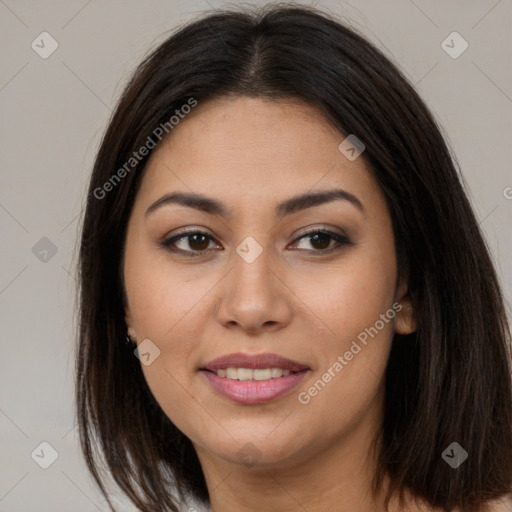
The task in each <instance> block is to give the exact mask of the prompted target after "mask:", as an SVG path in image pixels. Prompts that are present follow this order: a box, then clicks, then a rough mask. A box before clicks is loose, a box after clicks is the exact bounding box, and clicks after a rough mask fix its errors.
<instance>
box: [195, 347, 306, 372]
mask: <svg viewBox="0 0 512 512" xmlns="http://www.w3.org/2000/svg"><path fill="white" fill-rule="evenodd" d="M226 368H250V369H253V370H256V369H263V368H281V369H282V370H290V371H291V372H300V371H302V370H308V369H309V367H308V366H307V365H305V364H302V363H299V362H297V361H293V360H292V359H288V358H286V357H282V356H279V355H277V354H271V353H266V354H252V355H251V354H243V353H241V352H238V353H236V354H228V355H225V356H221V357H218V358H217V359H214V360H213V361H210V362H209V363H208V364H206V365H205V366H203V368H202V369H203V370H210V371H212V372H214V371H216V370H225V369H226Z"/></svg>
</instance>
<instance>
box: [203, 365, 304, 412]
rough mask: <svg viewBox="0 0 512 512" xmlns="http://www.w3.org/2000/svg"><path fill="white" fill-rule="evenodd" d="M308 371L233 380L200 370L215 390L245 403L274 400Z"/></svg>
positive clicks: (251, 403)
mask: <svg viewBox="0 0 512 512" xmlns="http://www.w3.org/2000/svg"><path fill="white" fill-rule="evenodd" d="M308 372H309V370H302V371H300V372H297V373H291V374H290V375H287V376H286V377H285V376H283V377H278V378H276V379H268V380H233V379H228V378H227V377H219V376H218V375H217V374H216V373H214V372H211V371H208V370H201V373H202V374H203V375H204V376H205V377H206V379H207V380H208V381H209V382H210V384H211V385H212V386H213V388H214V389H215V390H216V391H217V392H219V393H220V394H221V395H223V396H224V397H226V398H229V399H230V400H231V401H233V402H236V403H239V404H246V405H253V404H263V403H267V402H271V401H273V400H276V399H277V398H279V397H281V396H283V395H285V394H287V393H289V392H290V391H291V390H292V389H293V388H295V387H297V385H298V384H299V382H300V381H301V380H302V379H303V378H304V376H305V375H306V373H308Z"/></svg>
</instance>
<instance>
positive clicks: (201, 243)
mask: <svg viewBox="0 0 512 512" xmlns="http://www.w3.org/2000/svg"><path fill="white" fill-rule="evenodd" d="M212 240H213V238H212V237H211V236H210V235H209V234H208V233H205V232H204V231H198V230H195V231H183V232H181V233H180V234H179V235H176V236H173V237H172V238H168V239H167V240H164V241H163V242H161V243H160V245H161V246H162V247H165V248H166V249H168V250H169V251H171V252H177V253H182V254H186V255H187V256H197V255H198V254H191V253H201V252H203V253H204V252H207V251H208V246H209V243H210V241H212ZM182 241H183V242H184V243H183V245H185V246H186V245H188V247H189V249H187V248H185V249H183V248H179V247H177V246H176V244H177V242H182ZM190 249H191V250H190ZM187 253H188V254H187Z"/></svg>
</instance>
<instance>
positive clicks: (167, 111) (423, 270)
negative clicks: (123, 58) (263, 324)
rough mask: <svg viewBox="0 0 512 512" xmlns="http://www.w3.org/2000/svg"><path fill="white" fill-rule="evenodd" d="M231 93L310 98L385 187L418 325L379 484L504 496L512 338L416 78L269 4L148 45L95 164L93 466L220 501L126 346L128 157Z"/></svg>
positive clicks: (338, 29)
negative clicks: (187, 111) (387, 480)
mask: <svg viewBox="0 0 512 512" xmlns="http://www.w3.org/2000/svg"><path fill="white" fill-rule="evenodd" d="M225 95H231V96H244V95H245V96H253V97H263V98H268V99H274V100H276V101H279V99H285V98H293V99H300V100H302V101H306V102H308V103H310V104H313V105H315V106H316V108H317V109H318V110H319V111H321V112H322V113H324V114H325V115H326V116H327V118H328V119H329V120H330V122H332V123H333V125H334V126H336V128H337V129H338V130H339V131H340V133H342V134H352V133H354V134H357V137H358V138H359V139H361V140H362V141H363V142H364V144H365V146H366V150H365V152H364V155H363V156H364V158H365V159H366V162H367V164H368V166H369V168H370V169H371V172H372V174H373V176H374V178H375V179H376V181H377V183H378V184H379V186H380V187H381V189H382V191H383V193H384V194H385V196H386V200H387V203H388V207H389V211H390V214H391V218H392V223H393V230H394V235H395V240H396V252H397V261H398V271H399V274H400V275H406V276H407V277H408V284H409V290H410V293H411V297H412V300H413V304H414V306H415V310H416V312H417V317H418V318H417V322H418V328H417V331H416V332H415V333H413V334H410V335H407V336H401V335H398V334H397V335H395V337H394V339H393V344H392V350H391V354H390V358H389V363H388V367H387V371H386V403H385V417H384V421H383V425H382V432H381V437H380V444H379V457H378V461H379V467H378V471H377V472H376V474H375V479H374V482H373V490H374V492H377V490H378V489H379V488H380V486H381V485H382V482H383V477H384V475H385V474H389V475H390V476H391V481H392V486H391V488H390V489H389V493H388V495H387V497H388V501H386V504H388V502H389V498H390V496H391V494H392V493H394V492H395V491H396V492H398V495H399V496H402V493H403V492H404V491H405V490H409V491H411V492H412V494H413V495H415V496H418V497H421V498H423V499H425V500H426V501H427V502H428V503H429V504H430V505H431V506H435V507H440V508H441V509H442V510H446V511H449V510H452V509H453V508H455V507H460V508H461V509H462V510H463V511H464V512H478V511H481V510H483V508H482V507H483V505H484V502H485V501H486V500H491V499H494V498H498V497H501V496H503V495H504V494H506V493H509V492H510V491H511V490H512V379H511V351H510V345H509V343H510V330H509V326H508V323H507V319H506V313H505V309H504V304H503V299H502V294H501V291H500V287H499V283H498V279H497V276H496V273H495V270H494V268H493V263H492V261H491V258H490V256H489V251H488V249H487V247H486V244H485V241H484V238H483V236H482V233H481V231H480V229H479V226H478V221H477V219H476V218H475V215H474V213H473V211H472V208H471V206H470V203H469V201H468V199H467V196H466V193H465V191H464V189H463V186H462V184H461V183H462V178H461V176H460V172H459V170H458V167H456V163H455V159H454V158H453V157H451V155H450V151H449V149H448V147H447V144H446V143H445V141H444V140H443V137H442V135H441V134H440V131H439V129H438V127H437V125H436V122H435V120H434V118H433V116H432V115H431V113H430V112H429V110H428V109H427V107H426V106H425V104H424V103H423V101H422V100H421V99H420V98H419V96H418V94H417V93H416V92H415V90H414V88H413V87H412V86H411V85H410V84H409V83H408V82H407V80H406V79H405V78H404V77H403V75H402V74H401V72H400V71H399V70H398V69H397V68H396V67H395V66H394V65H393V64H392V63H391V62H390V61H389V60H388V59H387V58H386V57H385V56H384V55H383V54H382V53H381V52H380V51H379V50H377V49H376V48H375V47H374V46H373V45H372V44H370V43H369V42H368V41H367V40H366V39H364V38H363V37H362V36H360V35H358V34H357V33H356V32H355V31H354V30H352V29H349V28H348V27H346V26H344V25H343V24H342V23H340V22H339V21H336V20H334V19H332V18H330V17H329V16H328V15H326V14H325V13H323V12H321V11H318V10H316V9H313V8H306V7H297V6H295V7H294V6H267V7H265V8H262V9H257V10H232V11H216V12H214V13H213V14H209V15H207V16H203V17H201V18H200V19H198V20H196V21H194V22H190V23H188V24H187V25H185V26H184V27H182V28H180V29H179V30H178V31H177V32H175V33H174V34H173V35H171V36H170V37H169V38H168V39H167V40H166V41H165V42H164V43H163V44H161V45H160V46H159V47H157V48H156V49H155V50H154V51H152V52H151V54H150V55H149V56H148V57H147V58H145V59H144V61H143V62H142V63H141V64H140V65H139V67H138V68H137V69H136V71H135V73H134V74H133V76H132V78H131V80H130V81H129V83H128V85H127V86H126V88H125V90H124V92H123V94H122V97H121V99H120V101H119V102H118V105H117V108H116V109H115V112H114V113H113V115H112V118H111V120H110V122H109V125H108V128H107V130H106V133H105V135H104V137H103V140H102V143H101V147H100V148H99V151H98V154H97V157H96V160H95V164H94V169H93V172H92V176H91V180H90V188H89V193H88V197H87V205H86V211H85V217H84V220H83V231H82V235H81V245H80V256H79V258H80V260H79V280H80V289H79V293H80V298H79V315H80V319H79V340H78V350H77V359H76V391H75V392H76V415H77V421H78V425H79V434H80V442H81V448H82V451H83V454H84V457H85V461H86V463H87V466H88V468H89V470H90V471H91V473H92V475H93V477H94V479H95V481H96V482H97V484H98V485H99V487H100V489H101V491H102V493H103V494H104V495H105V497H106V499H107V501H108V503H109V505H110V506H111V509H112V510H114V507H113V506H112V503H111V501H110V499H109V492H108V491H107V488H106V487H105V485H104V483H103V480H104V478H105V477H106V476H107V475H108V474H109V475H110V476H111V477H112V478H113V479H114V481H115V482H116V483H117V485H118V486H119V487H120V488H121V489H122V491H123V492H124V493H125V494H126V495H127V496H128V497H129V499H130V500H131V501H132V502H133V503H134V504H135V505H136V506H137V508H138V509H139V510H141V511H145V512H150V511H158V512H162V511H177V510H178V504H177V499H183V498H184V497H186V496H191V497H193V498H194V499H196V500H198V501H199V502H203V503H206V504H207V503H208V490H207V487H206V484H205V480H204V476H203V473H202V470H201V466H200V464H199V460H198V457H197V455H196V452H195V450H194V448H193V445H192V443H191V441H190V440H189V439H188V438H187V437H186V436H185V435H184V434H183V433H182V432H181V431H179V430H178V429H177V428H176V427H175V426H174V425H173V423H172V422H171V421H170V419H169V418H168V417H167V416H166V415H165V414H164V413H163V411H162V409H161V408H160V406H159V405H158V403H157V402H156V401H155V399H154V397H153V395H152V393H151V392H150V390H149V388H148V386H147V383H146V381H145V379H144V376H143V373H142V370H141V367H140V362H139V361H138V359H137V358H136V357H134V354H133V346H130V345H128V344H126V343H125V336H126V325H125V323H124V309H123V294H124V285H123V275H122V271H121V269H122V265H121V262H122V258H123V253H124V242H125V236H126V227H127V222H128V218H129V215H130V212H131V208H132V205H133V202H134V198H135V195H136V193H137V190H138V187H139V184H140V180H141V177H142V176H143V171H144V167H145V163H146V161H147V158H148V156H144V157H142V158H140V160H139V159H138V160H137V162H135V163H134V162H132V163H131V164H130V166H129V167H127V166H126V163H127V162H128V161H130V158H131V157H132V155H133V153H134V152H136V151H138V150H139V148H141V147H142V146H144V145H146V144H147V141H148V137H150V136H151V135H152V134H154V131H155V129H156V128H157V127H158V126H160V125H162V124H163V123H166V122H167V123H168V121H169V118H170V117H171V116H172V115H173V113H174V112H175V111H176V110H177V109H180V108H181V107H182V105H184V104H187V102H189V101H190V99H191V98H193V99H194V101H197V102H198V103H199V104H200V103H202V102H204V101H206V100H208V99H212V98H216V97H220V96H225ZM185 122H186V121H185ZM171 136H172V135H171ZM123 168H124V169H125V171H126V172H124V173H123V172H120V171H119V170H120V169H123ZM114 174H116V175H117V177H118V178H120V177H121V178H122V179H121V178H120V179H116V180H113V179H112V176H113V175H114ZM107 182H108V183H110V186H108V187H107V186H105V184H106V183H107ZM101 190H103V191H106V190H108V193H103V192H99V191H101ZM452 442H457V443H458V444H459V445H461V446H462V447H463V448H464V449H465V450H466V452H467V453H468V454H469V458H468V460H467V461H466V462H465V463H463V464H462V465H460V466H459V467H458V468H456V469H454V468H452V467H450V465H448V464H447V463H446V462H445V461H444V460H443V458H442V453H443V452H444V450H445V449H446V448H447V447H449V446H450V445H451V443H452ZM100 462H103V463H104V464H106V471H105V469H104V468H102V467H101V466H100ZM174 488H175V489H176V490H177V493H178V495H179V496H178V498H177V497H174V496H172V494H171V491H172V489H174Z"/></svg>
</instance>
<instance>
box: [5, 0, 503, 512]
mask: <svg viewBox="0 0 512 512" xmlns="http://www.w3.org/2000/svg"><path fill="white" fill-rule="evenodd" d="M254 3H256V4H257V3H258V2H254ZM262 3H263V2H261V4H262ZM304 3H306V2H304ZM225 5H232V4H227V3H224V2H222V1H221V0H189V1H186V2H185V1H179V0H149V1H139V2H134V1H130V2H127V1H121V0H108V1H99V0H89V1H87V0H73V1H70V0H66V1H63V0H62V1H57V0H50V1H45V2H35V1H29V0H0V48H1V62H0V119H1V124H0V140H1V153H0V159H1V167H0V180H1V181H0V232H1V237H2V238H1V241H2V243H1V264H0V321H1V335H2V340H1V347H2V350H1V359H0V361H1V363H0V364H1V369H0V432H1V438H0V439H1V441H0V443H1V444H0V450H1V451H0V454H1V455H0V461H1V463H0V464H1V467H0V512H16V511H20V512H21V511H23V512H29V511H45V512H50V511H51V512H69V511H71V510H72V511H74V512H95V511H98V510H99V511H107V510H108V507H107V505H106V503H105V501H104V500H103V499H102V498H101V496H100V493H99V491H98V489H97V488H96V487H95V486H94V485H93V483H92V480H91V478H90V477H89V475H88V473H87V472H86V470H85V466H84V463H83V460H82V458H81V455H80V452H79V449H78V443H77V435H76V434H77V431H76V430H77V429H76V427H75V424H74V417H73V389H74V385H73V378H74V346H75V326H74V316H73V311H74V297H75V286H76V281H75V264H76V254H75V245H76V240H77V237H78V233H79V230H80V225H79V219H80V212H81V210H82V209H83V205H84V199H85V194H86V187H87V183H88V179H89V176H90V172H91V168H92V162H93V158H94V156H95V152H96V150H97V148H98V144H99V141H100V137H101V135H102V133H103V131H104V129H105V127H106V124H107V122H108V119H109V116H110V115H111V111H112V110H113V108H114V105H115V102H116V100H117V98H118V97H119V94H120V92H121V90H122V88H123V86H124V84H125V83H126V81H127V79H128V77H129V75H130V73H131V72H132V71H133V70H134V68H135V66H136V65H137V64H138V63H139V62H140V60H141V59H142V58H143V56H144V55H145V54H146V53H147V52H149V51H150V49H151V48H154V47H155V45H157V44H158V43H160V42H161V41H163V40H164V39H165V38H166V37H167V36H168V35H169V33H170V31H172V30H173V29H175V27H177V26H178V25H180V24H182V23H184V22H186V21H187V20H189V19H192V18H194V17H196V16H198V15H199V14H200V13H201V12H203V11H206V10H210V9H211V8H216V7H221V6H225ZM316 5H318V6H319V7H321V8H324V9H327V10H329V11H330V12H331V13H332V14H334V15H337V16H339V17H340V18H341V19H343V20H348V22H349V24H351V25H352V26H353V27H355V28H357V29H358V30H360V31H362V32H363V33H364V34H366V35H367V37H368V38H369V39H370V40H371V41H372V42H374V43H375V44H376V45H377V46H378V47H379V48H381V49H382V50H383V51H384V52H385V53H386V54H387V55H388V56H389V57H390V58H391V59H392V60H393V61H394V62H396V63H397V64H398V66H399V67H400V68H401V69H402V70H403V71H404V73H405V75H406V76H407V77H408V78H409V79H410V81H411V82H412V83H413V84H415V85H416V87H417V89H418V91H419V93H420V95H421V96H422V97H423V98H424V99H425V101H426V103H427V104H428V105H429V106H430V108H431V109H432V111H433V113H434V115H435V116H436V118H437V120H438V122H439V124H440V125H441V127H442V129H443V133H444V134H445V136H446V137H447V139H448V142H449V144H450V145H451V147H452V148H453V151H454V153H455V155H456V156H457V159H458V162H459V164H460V166H461V169H462V172H463V175H464V179H465V181H466V183H467V187H468V191H469V194H470V198H471V200H472V203H473V206H474V208H475V211H476V214H477V216H478V218H479V220H480V224H481V226H482V228H483V231H484V233H485V235H486V237H487V241H488V245H489V247H490V250H491V252H492V256H493V258H494V260H495V263H496V266H497V269H498V272H499V276H500V279H501V282H502V284H503V287H504V291H505V294H506V298H507V301H508V303H510V302H511V299H512V270H511V264H510V262H511V261H512V230H511V229H510V221H511V218H512V215H511V214H512V188H511V187H512V174H511V167H510V162H511V140H512V138H511V135H512V129H511V128H512V127H511V118H512V116H511V112H512V88H511V85H512V67H511V63H512V55H511V54H512V44H511V35H510V34H511V33H512V30H511V29H512V26H511V25H512V23H511V22H512V2H511V1H510V0H479V1H468V0H458V1H453V0H452V1H446V0H435V1H426V0H414V1H413V0H393V1H386V2H383V1H382V0H363V1H359V2H358V1H356V0H352V1H351V2H350V3H349V2H343V1H323V2H322V1H321V2H316ZM43 32H47V33H48V34H49V35H42V36H41V34H42V33H43ZM453 32H457V33H458V34H459V35H455V36H454V35H453V34H452V33H453ZM447 38H448V39H447ZM454 38H455V39H454ZM41 39H43V40H44V43H41ZM445 40H447V43H444V46H443V41H445ZM452 41H453V42H452ZM465 42H467V44H468V47H467V49H466V50H465V51H464V52H463V53H462V54H461V55H458V56H457V57H456V58H454V57H455V56H456V54H457V53H459V52H460V51H461V50H462V49H463V48H464V47H465V45H466V43H465ZM56 44H58V47H57V49H56V50H55V51H54V52H53V53H52V54H51V55H49V56H46V58H43V56H41V54H43V55H44V52H49V51H50V50H51V49H52V45H56ZM446 45H448V47H446ZM450 47H451V48H450ZM446 50H448V51H446ZM450 53H451V55H450ZM432 151H435V148H432ZM41 443H48V445H47V444H43V445H41ZM53 459H54V460H53ZM50 462H52V464H51V465H50V466H49V467H48V468H47V469H43V467H41V464H43V465H44V464H48V463H50ZM118 503H119V504H120V505H119V511H122V512H124V511H132V510H134V509H133V507H132V506H130V505H129V504H127V503H126V502H123V500H122V498H121V497H119V501H118ZM185 510H187V509H185Z"/></svg>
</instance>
